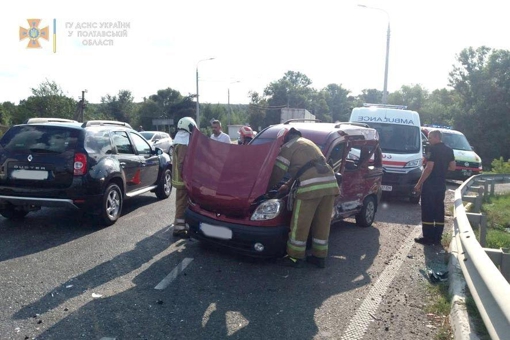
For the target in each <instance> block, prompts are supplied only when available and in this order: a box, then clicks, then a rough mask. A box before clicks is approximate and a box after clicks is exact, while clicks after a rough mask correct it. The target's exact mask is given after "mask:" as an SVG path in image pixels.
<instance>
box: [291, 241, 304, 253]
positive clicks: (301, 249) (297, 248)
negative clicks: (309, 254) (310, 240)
mask: <svg viewBox="0 0 510 340" xmlns="http://www.w3.org/2000/svg"><path fill="white" fill-rule="evenodd" d="M287 247H289V248H291V249H292V250H294V251H296V252H300V253H304V252H306V245H304V246H301V247H299V246H295V245H293V244H292V243H290V242H287Z"/></svg>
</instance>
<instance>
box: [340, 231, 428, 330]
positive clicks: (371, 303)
mask: <svg viewBox="0 0 510 340" xmlns="http://www.w3.org/2000/svg"><path fill="white" fill-rule="evenodd" d="M420 232H421V228H419V227H418V226H417V227H416V228H414V231H413V232H412V233H410V235H409V237H408V238H407V239H406V240H405V242H404V244H403V245H402V247H400V249H399V250H398V252H397V253H396V254H395V256H394V257H393V259H392V260H391V262H390V264H389V265H388V266H387V267H386V268H385V269H384V270H383V272H382V273H381V275H380V276H379V279H378V280H377V282H376V283H375V285H374V286H373V287H372V289H370V291H369V292H368V295H367V297H366V298H365V300H363V303H362V304H361V306H360V307H359V308H358V310H357V311H356V314H355V315H354V316H353V317H352V319H351V321H350V322H349V325H348V326H347V328H346V329H345V331H344V333H343V335H342V338H341V339H342V340H360V339H363V335H364V334H365V332H366V331H367V328H368V325H369V324H370V322H371V320H372V318H373V316H372V315H375V312H376V311H377V308H378V307H379V304H380V303H381V300H382V298H383V296H384V295H385V294H386V290H387V289H388V286H389V285H390V283H391V282H392V281H393V278H394V277H395V276H396V275H397V273H398V270H399V269H400V266H401V265H402V263H404V261H405V259H406V257H407V254H409V251H410V250H411V248H412V247H413V245H414V240H413V239H414V238H415V237H417V236H418V235H419V234H420Z"/></svg>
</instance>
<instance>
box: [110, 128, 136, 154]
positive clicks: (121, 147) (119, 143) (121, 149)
mask: <svg viewBox="0 0 510 340" xmlns="http://www.w3.org/2000/svg"><path fill="white" fill-rule="evenodd" d="M113 145H115V147H116V148H117V152H118V153H122V154H134V153H135V151H134V149H133V146H132V145H131V142H130V141H129V138H128V136H127V134H126V133H125V132H124V131H115V132H114V135H113Z"/></svg>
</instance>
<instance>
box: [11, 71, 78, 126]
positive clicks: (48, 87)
mask: <svg viewBox="0 0 510 340" xmlns="http://www.w3.org/2000/svg"><path fill="white" fill-rule="evenodd" d="M31 90H32V95H31V96H30V97H28V98H27V99H24V100H21V101H20V103H19V105H18V110H17V111H18V112H17V115H16V116H13V117H11V123H13V124H19V123H22V122H23V121H25V120H27V119H28V118H32V117H53V118H67V119H72V118H73V115H74V112H75V111H76V105H77V102H76V101H75V100H74V99H73V98H70V97H67V96H66V95H65V94H64V91H63V90H62V88H61V87H60V86H59V85H57V83H55V82H54V81H50V80H46V81H44V82H43V83H41V84H40V85H39V86H38V87H37V88H32V89H31Z"/></svg>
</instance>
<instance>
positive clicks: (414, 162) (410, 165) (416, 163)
mask: <svg viewBox="0 0 510 340" xmlns="http://www.w3.org/2000/svg"><path fill="white" fill-rule="evenodd" d="M421 162H422V160H421V158H418V159H414V160H412V161H410V162H407V164H406V165H405V168H415V167H417V166H420V165H421Z"/></svg>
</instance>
